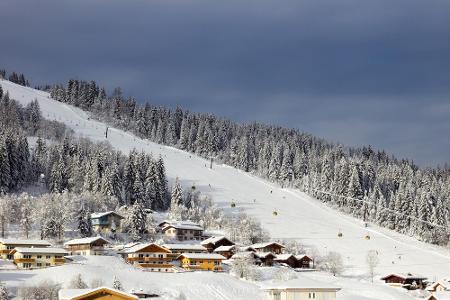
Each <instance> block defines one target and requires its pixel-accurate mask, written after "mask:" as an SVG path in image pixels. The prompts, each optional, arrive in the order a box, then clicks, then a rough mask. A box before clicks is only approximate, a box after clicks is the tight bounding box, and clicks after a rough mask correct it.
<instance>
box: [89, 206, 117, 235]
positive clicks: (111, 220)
mask: <svg viewBox="0 0 450 300" xmlns="http://www.w3.org/2000/svg"><path fill="white" fill-rule="evenodd" d="M122 219H123V217H122V216H121V215H119V214H118V213H116V212H114V211H107V212H102V213H93V214H91V225H92V229H93V230H94V231H95V232H97V233H103V234H109V233H114V232H119V231H120V228H121V222H122Z"/></svg>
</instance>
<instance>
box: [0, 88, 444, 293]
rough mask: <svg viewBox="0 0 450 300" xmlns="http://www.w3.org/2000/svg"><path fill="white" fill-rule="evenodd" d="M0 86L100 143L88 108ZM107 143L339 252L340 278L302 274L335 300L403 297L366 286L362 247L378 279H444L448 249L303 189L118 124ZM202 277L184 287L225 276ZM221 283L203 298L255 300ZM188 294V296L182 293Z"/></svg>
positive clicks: (273, 227)
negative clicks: (374, 262)
mask: <svg viewBox="0 0 450 300" xmlns="http://www.w3.org/2000/svg"><path fill="white" fill-rule="evenodd" d="M0 84H1V85H2V87H3V90H4V91H5V92H6V91H9V93H10V96H11V97H12V98H13V99H16V100H17V101H19V102H20V103H22V104H24V105H25V104H27V103H29V102H30V101H32V100H33V99H38V101H39V104H40V106H41V110H42V113H43V116H44V117H45V118H47V119H51V120H58V121H60V122H63V123H65V124H66V125H68V126H69V127H70V128H72V129H73V130H74V131H75V132H76V133H77V134H78V135H80V136H84V137H87V138H90V139H92V140H94V141H105V135H104V133H105V129H106V125H105V124H103V123H101V122H97V121H94V120H92V119H90V118H89V115H88V113H86V112H84V111H82V110H80V109H78V108H75V107H72V106H70V105H66V104H63V103H60V102H57V101H54V100H52V99H50V98H49V95H48V93H45V92H41V91H37V90H34V89H31V88H26V87H22V86H18V85H15V84H13V83H11V82H8V81H0ZM108 141H109V142H110V143H111V145H112V146H113V147H115V148H117V149H120V150H122V151H124V152H129V151H130V150H132V149H133V148H136V149H137V150H139V151H141V150H142V151H146V152H152V153H153V154H154V155H160V154H161V155H162V156H163V158H164V161H165V163H166V168H167V175H168V177H169V180H172V181H173V180H175V178H176V177H179V178H180V179H182V184H183V185H184V186H186V187H187V186H190V185H192V184H195V186H196V187H197V189H199V190H200V191H202V192H203V193H206V194H208V195H210V196H211V197H212V199H213V200H214V202H215V203H216V204H217V205H219V206H221V207H223V208H224V209H225V210H227V211H229V212H233V211H237V210H244V211H245V212H246V213H248V214H250V215H252V216H255V217H256V218H257V219H259V220H260V221H261V223H262V225H263V226H264V228H265V229H267V230H268V231H269V232H270V233H271V235H272V237H273V238H280V239H288V238H290V239H296V240H299V241H301V242H302V243H303V244H305V245H314V246H316V247H317V248H318V249H319V251H321V252H322V253H326V252H327V251H337V252H339V253H341V254H342V255H343V258H344V263H345V265H346V271H345V273H344V276H343V277H341V278H334V277H332V276H328V275H325V274H310V273H308V274H307V275H306V276H308V277H315V276H319V277H320V279H321V280H322V281H330V282H331V281H336V284H337V285H339V286H342V287H344V289H343V291H341V292H340V293H339V295H340V296H339V297H338V299H410V297H408V296H406V295H405V294H404V293H403V292H402V291H397V290H395V289H393V288H390V287H387V286H384V285H381V284H380V283H377V284H376V285H375V286H372V285H371V284H370V283H364V282H363V281H364V280H365V279H366V274H367V266H366V263H365V256H366V254H367V251H368V250H370V249H375V250H377V251H378V253H379V256H380V265H379V266H378V267H377V269H376V273H377V275H378V277H379V276H381V275H385V274H387V273H394V272H412V273H418V274H421V275H425V276H427V277H428V278H429V279H431V280H434V279H438V278H441V277H445V276H450V252H449V251H448V250H447V249H443V248H440V247H436V246H432V245H428V244H425V243H421V242H418V241H416V240H414V239H412V238H409V237H405V236H403V235H400V234H397V233H394V232H391V231H388V230H385V229H381V228H378V227H376V226H374V225H370V226H369V227H368V228H365V227H364V226H363V224H362V223H361V222H360V221H358V220H355V219H353V218H351V217H348V216H344V215H342V214H340V213H338V212H336V211H334V210H332V209H330V208H328V207H326V206H324V205H322V204H321V203H320V202H319V201H317V200H315V199H313V198H311V197H309V196H307V195H305V194H304V193H301V192H299V191H296V190H291V189H282V188H280V187H278V186H276V185H275V184H272V183H269V182H267V181H265V180H262V179H259V178H257V177H255V176H253V175H251V174H248V173H245V172H242V171H240V170H237V169H234V168H232V167H229V166H226V165H214V166H213V169H212V170H211V169H209V168H208V167H207V166H209V162H208V161H206V160H205V159H203V158H200V157H197V156H195V155H193V154H190V153H187V152H184V151H181V150H178V149H175V148H172V147H166V146H161V145H158V144H155V143H152V142H149V141H147V140H142V139H139V138H137V137H135V136H134V135H132V134H129V133H126V132H124V131H121V130H118V129H114V128H110V130H109V133H108ZM231 202H235V203H236V207H235V208H231V207H230V203H231ZM274 210H276V211H277V213H278V215H277V216H273V214H272V212H273V211H274ZM339 231H341V232H342V233H343V237H342V238H339V237H338V236H337V233H338V232H339ZM366 234H370V237H371V239H370V240H366V239H364V236H365V235H366ZM71 267H72V266H67V267H62V268H71ZM62 268H61V269H62ZM84 268H89V266H87V265H86V266H84ZM52 272H53V270H48V271H45V270H43V271H32V272H31V273H30V274H34V275H37V276H38V277H42V276H50V275H51V274H52ZM54 272H57V271H54ZM124 272H125V271H124ZM208 274H209V273H208ZM208 274H202V275H193V277H192V278H193V279H191V278H190V279H188V280H189V281H187V282H189V283H190V285H192V289H197V288H198V289H200V290H202V292H203V293H206V290H209V289H211V290H213V289H214V288H213V287H210V286H208V283H209V278H212V279H211V280H225V279H224V278H225V276H227V275H223V274H222V275H217V274H210V275H208ZM186 275H187V274H183V275H180V274H179V275H173V276H186ZM146 276H150V277H151V278H155V280H156V282H157V280H158V278H159V277H157V276H160V275H159V274H156V275H153V274H152V275H146ZM153 276H156V277H153ZM167 276H171V275H170V274H168V275H163V277H161V280H163V278H165V277H167ZM188 276H189V275H188ZM188 276H186V278H187V277H188ZM209 276H210V277H209ZM197 277H198V279H197V280H198V281H197V282H198V283H199V284H200V282H201V279H200V278H208V281H206V282H208V283H206V284H203V285H200V286H198V287H196V286H195V284H194V283H193V280H195V278H197ZM228 277H229V276H228ZM217 278H221V279H217ZM130 280H131V278H130ZM182 282H183V281H182ZM182 282H181V283H182ZM227 284H228V285H227V288H226V289H224V290H223V291H221V293H223V295H221V296H219V294H217V295H216V296H212V295H213V294H214V292H211V294H208V295H209V298H208V299H228V298H235V299H258V298H259V292H258V290H257V289H256V288H255V286H254V285H253V286H252V285H251V284H247V283H245V285H244V283H242V282H240V281H236V280H234V279H229V282H228V283H227ZM243 286H246V287H248V286H252V287H251V288H248V289H247V288H244V289H246V291H247V292H251V291H254V294H253V295H254V296H253V297H248V296H246V297H244V298H242V296H241V295H239V294H240V292H236V291H239V289H240V288H241V287H243ZM228 287H229V288H228ZM242 295H248V294H242ZM221 297H224V298H221ZM227 297H228V298H227ZM239 297H240V298H239ZM188 299H191V298H189V297H188ZM192 299H197V296H195V297H194V296H193V298H192Z"/></svg>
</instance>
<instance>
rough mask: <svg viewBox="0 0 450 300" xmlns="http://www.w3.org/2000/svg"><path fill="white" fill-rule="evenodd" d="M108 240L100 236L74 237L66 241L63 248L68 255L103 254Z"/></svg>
mask: <svg viewBox="0 0 450 300" xmlns="http://www.w3.org/2000/svg"><path fill="white" fill-rule="evenodd" d="M107 244H109V241H108V240H106V239H104V238H102V237H101V236H96V237H87V238H81V239H74V240H70V241H68V242H66V243H65V244H64V248H65V249H67V251H69V253H70V255H104V254H105V245H107Z"/></svg>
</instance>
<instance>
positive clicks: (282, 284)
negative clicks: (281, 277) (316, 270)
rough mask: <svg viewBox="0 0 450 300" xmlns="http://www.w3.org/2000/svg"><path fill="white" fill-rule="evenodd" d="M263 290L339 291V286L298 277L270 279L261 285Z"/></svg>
mask: <svg viewBox="0 0 450 300" xmlns="http://www.w3.org/2000/svg"><path fill="white" fill-rule="evenodd" d="M263 289H264V290H284V289H290V290H295V289H299V290H313V291H314V290H316V291H317V290H331V291H336V292H337V291H339V290H340V289H341V288H339V287H336V286H334V285H331V284H328V283H323V282H319V281H316V280H312V279H309V278H307V277H303V276H302V277H299V278H296V279H293V280H288V281H272V282H270V283H266V284H265V285H263Z"/></svg>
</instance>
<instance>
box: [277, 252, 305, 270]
mask: <svg viewBox="0 0 450 300" xmlns="http://www.w3.org/2000/svg"><path fill="white" fill-rule="evenodd" d="M273 260H274V262H277V263H279V264H285V265H288V266H289V267H291V268H297V267H298V265H299V263H298V260H297V258H296V257H295V256H294V255H292V254H278V255H277V256H276V257H275V258H274V259H273Z"/></svg>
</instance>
